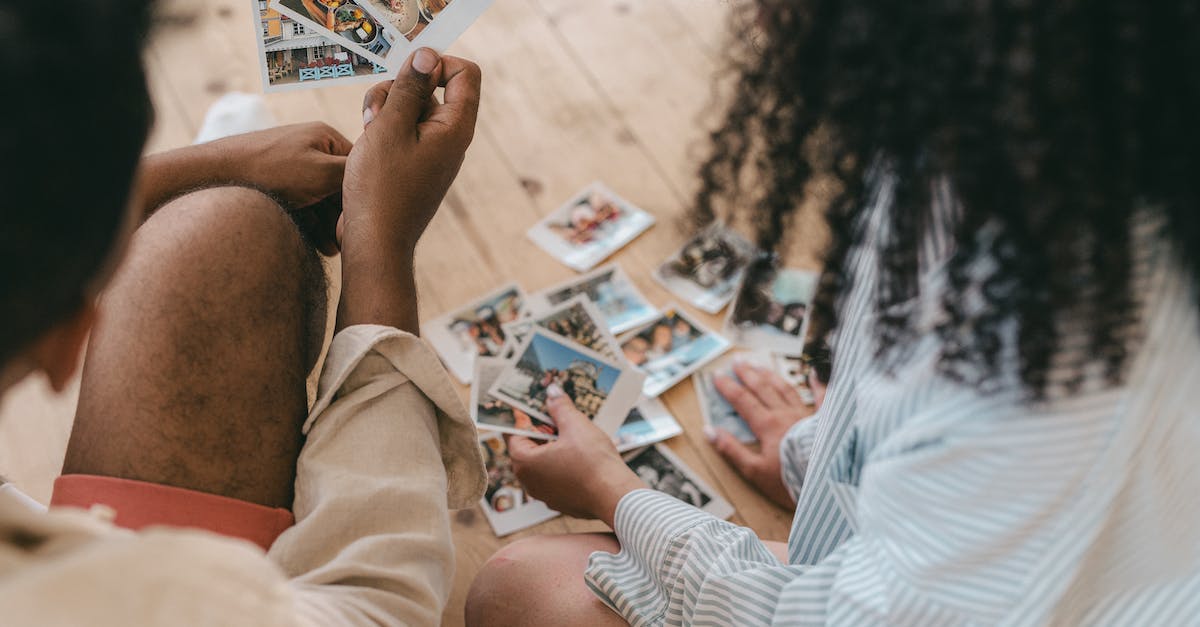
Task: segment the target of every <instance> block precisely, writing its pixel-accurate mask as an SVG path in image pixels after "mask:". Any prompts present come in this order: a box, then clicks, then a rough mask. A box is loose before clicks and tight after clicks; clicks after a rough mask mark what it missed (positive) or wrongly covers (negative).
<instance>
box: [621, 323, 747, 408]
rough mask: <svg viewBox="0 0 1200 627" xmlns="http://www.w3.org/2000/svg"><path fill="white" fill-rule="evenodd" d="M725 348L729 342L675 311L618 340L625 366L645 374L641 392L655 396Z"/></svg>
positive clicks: (726, 348)
mask: <svg viewBox="0 0 1200 627" xmlns="http://www.w3.org/2000/svg"><path fill="white" fill-rule="evenodd" d="M728 348H729V341H728V340H726V339H725V338H723V337H721V336H719V335H717V334H716V333H713V332H712V331H709V330H707V329H705V328H704V327H702V326H701V325H700V324H699V323H697V322H694V321H692V320H690V319H688V318H687V316H685V315H684V314H683V312H681V311H679V310H678V309H677V308H673V307H672V308H668V309H667V310H666V311H665V312H664V313H663V314H662V316H661V317H659V318H658V319H657V320H655V321H653V322H651V323H650V324H647V325H646V326H644V327H642V328H641V329H639V330H637V331H634V332H631V333H630V335H628V336H627V337H624V338H622V340H621V351H622V352H623V354H624V355H625V359H626V360H628V361H629V363H631V364H633V365H634V366H636V367H637V368H638V369H640V370H641V371H642V372H644V373H646V383H645V387H644V388H643V393H644V394H645V395H646V396H649V397H655V396H658V395H659V394H661V393H663V392H665V391H666V390H668V389H670V388H671V386H673V385H675V384H676V383H677V382H679V381H680V380H681V379H683V378H684V377H686V376H687V375H688V374H690V373H692V372H694V371H695V370H696V369H698V368H700V367H701V366H703V365H704V364H706V363H708V362H709V361H712V360H713V359H715V358H716V357H717V356H719V355H720V354H721V353H723V352H725V351H726V350H728Z"/></svg>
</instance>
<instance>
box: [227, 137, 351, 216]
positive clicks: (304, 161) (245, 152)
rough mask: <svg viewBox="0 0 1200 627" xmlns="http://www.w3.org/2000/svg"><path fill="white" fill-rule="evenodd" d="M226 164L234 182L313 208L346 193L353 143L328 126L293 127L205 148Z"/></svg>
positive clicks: (289, 204) (229, 139) (288, 204)
mask: <svg viewBox="0 0 1200 627" xmlns="http://www.w3.org/2000/svg"><path fill="white" fill-rule="evenodd" d="M204 145H205V146H208V147H210V148H212V149H213V150H215V151H217V153H218V154H220V155H222V156H223V158H224V159H225V164H224V165H225V169H226V171H227V172H228V173H229V177H230V179H231V180H235V181H238V182H241V183H246V184H249V185H252V186H254V187H257V188H258V189H261V190H263V191H265V192H268V193H270V194H272V195H274V196H275V197H277V198H279V199H280V200H281V201H283V204H284V205H285V206H286V207H289V208H293V209H298V208H300V207H308V206H309V205H312V204H315V203H317V202H318V201H321V200H324V199H326V198H328V197H330V196H332V195H334V194H336V193H338V192H340V191H342V173H343V172H344V171H345V169H346V155H348V154H350V149H351V148H352V146H353V145H352V144H351V143H350V140H348V139H346V138H345V137H343V136H342V134H341V133H339V132H337V131H336V130H334V129H333V127H331V126H329V125H328V124H325V123H324V122H308V123H305V124H289V125H287V126H277V127H275V128H271V129H267V130H265V131H257V132H254V133H246V134H243V135H233V136H231V137H226V138H224V139H218V140H216V141H213V142H210V143H208V144H204Z"/></svg>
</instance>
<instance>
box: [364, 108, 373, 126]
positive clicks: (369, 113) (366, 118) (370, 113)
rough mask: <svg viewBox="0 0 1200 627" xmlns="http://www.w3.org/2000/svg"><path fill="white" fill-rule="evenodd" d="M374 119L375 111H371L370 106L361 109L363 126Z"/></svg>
mask: <svg viewBox="0 0 1200 627" xmlns="http://www.w3.org/2000/svg"><path fill="white" fill-rule="evenodd" d="M374 119H375V112H374V111H372V110H371V108H370V107H367V108H366V109H363V126H366V125H368V124H370V123H371V120H374Z"/></svg>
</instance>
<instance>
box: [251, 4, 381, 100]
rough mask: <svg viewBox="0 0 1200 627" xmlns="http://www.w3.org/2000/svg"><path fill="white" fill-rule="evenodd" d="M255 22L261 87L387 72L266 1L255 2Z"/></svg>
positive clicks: (328, 81)
mask: <svg viewBox="0 0 1200 627" xmlns="http://www.w3.org/2000/svg"><path fill="white" fill-rule="evenodd" d="M258 23H259V27H260V34H261V37H262V39H261V41H260V46H261V48H260V50H261V53H262V59H261V69H262V75H263V88H264V89H265V90H268V91H271V90H275V89H278V88H282V87H288V86H299V87H305V86H314V87H315V86H322V85H327V84H336V83H344V82H352V81H355V80H356V79H357V80H359V81H362V80H371V78H372V77H373V76H374V75H376V74H382V73H384V72H386V71H387V68H385V67H384V66H383V65H380V64H377V63H375V62H374V61H372V60H370V59H367V58H366V57H364V56H362V55H360V54H358V53H356V52H353V51H351V50H348V49H346V48H343V47H342V46H339V45H338V44H336V43H334V42H333V41H331V40H329V39H326V38H325V37H323V36H321V35H320V34H318V33H316V32H315V31H313V30H312V29H310V28H309V27H307V26H305V25H304V24H303V23H300V22H297V21H295V20H293V19H291V18H290V17H288V16H286V15H284V14H282V13H280V12H278V11H276V10H274V9H272V8H270V7H269V6H268V4H267V2H266V0H260V2H259V3H258Z"/></svg>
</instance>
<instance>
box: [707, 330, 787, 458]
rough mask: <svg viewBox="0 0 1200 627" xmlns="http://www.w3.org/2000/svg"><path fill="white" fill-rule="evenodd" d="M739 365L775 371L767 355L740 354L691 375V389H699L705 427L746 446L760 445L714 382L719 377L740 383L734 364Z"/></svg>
mask: <svg viewBox="0 0 1200 627" xmlns="http://www.w3.org/2000/svg"><path fill="white" fill-rule="evenodd" d="M738 361H743V362H746V363H749V364H753V365H755V366H759V367H760V368H775V367H776V364H775V361H774V360H773V359H772V355H771V353H768V352H765V351H742V352H737V353H733V354H731V355H726V356H725V357H722V358H721V359H720V360H717V361H715V362H713V363H712V364H711V365H709V366H707V367H705V368H703V369H701V370H700V371H698V372H696V374H694V375H692V386H693V387H694V388H695V389H696V399H697V400H698V401H699V402H700V414H701V415H702V416H703V417H704V424H706V425H708V426H712V427H716V428H718V429H722V430H725V431H728V432H729V433H730V434H732V435H733V437H735V438H737V439H738V441H739V442H742V443H743V444H752V443H754V442H757V441H758V438H757V437H755V435H754V432H753V431H751V430H750V426H749V425H747V424H746V421H745V420H743V419H742V416H741V415H740V414H738V412H737V410H735V409H734V408H733V405H730V404H729V401H727V400H725V397H724V396H723V395H722V394H721V392H720V390H718V389H717V386H716V383H715V382H714V381H713V379H715V378H716V377H718V376H726V377H730V378H732V379H733V380H735V381H738V382H740V381H741V379H739V378H738V376H737V373H736V372H734V370H733V365H734V363H736V362H738Z"/></svg>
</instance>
